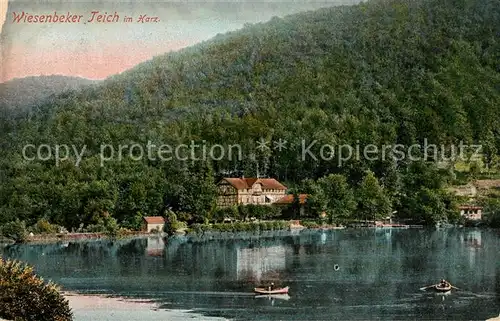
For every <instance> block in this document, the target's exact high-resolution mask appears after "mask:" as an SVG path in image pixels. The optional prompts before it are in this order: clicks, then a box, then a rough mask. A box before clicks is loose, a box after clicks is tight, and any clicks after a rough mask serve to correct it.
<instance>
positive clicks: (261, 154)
mask: <svg viewBox="0 0 500 321" xmlns="http://www.w3.org/2000/svg"><path fill="white" fill-rule="evenodd" d="M497 2H498V1H497V0H468V1H465V0H456V1H439V0H421V1H405V0H372V1H369V2H366V3H361V4H359V5H353V6H340V7H332V8H324V9H321V10H318V11H314V12H305V13H300V14H296V15H292V16H288V17H285V18H276V19H272V20H271V21H269V22H268V23H259V24H255V25H247V26H245V27H244V28H242V29H240V30H237V31H234V32H230V33H228V34H226V35H223V36H218V37H215V38H214V39H211V40H209V41H205V42H203V43H200V44H198V45H196V46H193V47H190V48H186V49H184V50H180V51H178V52H175V53H168V54H165V55H161V56H158V57H155V58H154V59H152V60H151V61H148V62H145V63H142V64H140V65H138V66H136V67H135V68H133V69H131V70H129V71H126V72H124V73H122V74H120V75H116V76H113V77H110V78H109V79H106V80H105V81H103V82H100V83H98V84H95V85H92V86H87V87H83V88H81V89H78V90H68V91H65V92H63V93H61V94H58V95H57V96H54V97H52V98H51V99H50V100H49V101H46V100H44V101H40V104H39V105H38V106H36V107H35V108H30V109H29V110H30V111H29V112H28V113H24V114H23V113H15V114H11V113H9V112H5V111H4V112H2V113H0V153H1V155H2V158H1V159H0V224H6V223H8V222H12V221H14V220H15V219H16V218H18V219H19V220H20V221H25V222H26V225H27V226H32V225H34V224H36V223H37V222H38V220H39V219H47V220H48V221H49V222H50V223H53V224H57V225H61V226H64V227H66V228H67V229H68V230H71V229H75V230H76V229H78V228H80V226H81V225H82V224H83V225H84V226H85V227H87V226H92V225H96V224H98V223H99V222H100V220H103V213H106V212H107V213H109V215H110V216H111V217H112V218H114V219H116V220H117V222H118V223H119V224H123V225H124V226H129V227H137V225H138V223H137V222H138V221H139V217H138V213H140V214H139V216H140V215H162V214H163V213H164V211H165V210H166V209H172V210H173V211H175V212H176V213H177V214H178V218H179V220H182V221H188V222H199V223H202V222H204V221H205V220H206V219H212V217H214V213H215V212H214V210H215V202H214V201H215V189H214V188H215V187H214V182H216V179H219V178H220V177H222V176H240V175H245V176H257V175H260V176H262V177H263V176H270V177H275V178H277V179H279V180H281V181H284V182H286V184H287V185H289V186H298V185H299V184H300V182H301V181H303V180H306V179H310V180H311V182H312V183H311V185H310V186H305V189H304V191H301V192H306V193H311V197H310V199H309V200H308V207H309V208H310V210H311V211H312V212H314V215H320V214H321V213H322V212H327V213H328V215H329V217H330V218H331V219H337V218H341V217H344V216H346V215H348V213H349V212H350V208H351V201H349V200H350V192H349V188H351V189H355V190H356V192H355V194H356V200H357V203H358V211H355V213H359V214H360V215H361V216H362V217H363V218H369V219H372V218H376V217H379V216H381V215H384V216H385V215H387V214H388V208H389V207H391V206H392V207H394V208H395V209H396V210H397V211H398V215H399V216H401V217H406V218H415V219H419V220H420V219H423V220H425V221H426V222H429V223H431V222H434V221H437V220H441V219H444V218H449V214H450V213H451V211H452V208H453V206H452V203H453V201H452V200H450V198H449V196H448V195H446V193H443V189H444V188H445V187H446V184H448V183H449V182H450V177H449V174H450V173H449V171H448V172H443V171H441V170H439V169H438V168H437V167H436V166H432V165H429V163H435V162H436V161H439V160H442V158H443V157H442V155H443V154H442V153H441V150H445V151H447V152H451V151H452V150H453V149H452V146H455V147H457V146H459V144H460V142H463V143H464V144H467V145H472V144H483V145H484V151H483V152H484V156H485V163H486V164H488V166H489V167H490V169H491V168H493V167H494V164H495V161H496V160H497V155H496V154H498V151H499V150H500V132H499V130H498V128H500V127H499V126H500V113H499V112H498V106H499V105H500V91H499V86H498V84H499V83H500V69H499V67H498V57H497V56H498V55H497V53H498V52H500V41H499V40H498V34H499V33H500V29H499V28H500V27H499V26H500V21H499V19H500V12H499V10H500V6H498V3H497ZM261 139H262V140H263V141H264V142H267V145H266V146H264V147H262V146H260V145H259V144H257V142H258V141H259V142H260V141H261ZM278 141H281V142H286V143H285V144H284V145H283V146H282V148H277V147H278V146H276V144H275V143H276V142H278ZM192 142H194V143H196V144H198V145H200V147H199V148H198V149H196V150H195V151H194V152H193V153H191V151H190V148H189V145H191V143H192ZM425 142H429V143H431V144H435V145H436V146H437V147H438V148H437V153H434V150H431V151H429V150H425V148H424V143H425ZM26 144H33V146H31V147H30V148H28V149H24V147H26V146H27V145H26ZM41 144H48V145H50V146H52V149H51V150H50V154H49V151H48V150H42V151H43V155H47V156H50V155H51V156H52V158H49V159H47V160H42V159H37V158H36V157H35V156H36V153H37V148H38V147H40V145H41ZM56 144H58V145H59V146H61V148H62V149H61V150H59V152H61V153H62V154H64V156H66V155H68V157H67V158H66V157H63V158H65V159H64V160H57V161H56V160H55V159H54V157H53V156H54V154H55V152H56V150H55V145H56ZM182 144H185V145H182ZM413 144H418V145H420V146H417V147H416V148H413V149H412V156H414V157H417V158H420V160H421V161H415V160H414V159H410V157H409V156H410V155H409V147H410V146H411V145H413ZM371 145H373V146H376V147H378V151H375V152H374V153H365V151H366V150H367V148H368V146H371ZM398 145H401V146H403V148H401V149H400V150H399V151H398V150H395V151H394V150H393V148H394V146H398ZM64 146H67V149H66V148H65V147H64ZM153 146H154V147H153ZM160 146H162V147H160ZM201 146H205V147H206V151H207V153H206V157H203V156H204V152H205V150H204V149H203V147H201ZM216 146H219V147H216ZM220 146H222V149H223V150H224V152H225V153H221V148H220ZM231 146H232V147H235V146H236V148H232V149H231V148H230V147H231ZM259 146H260V147H259ZM308 146H310V148H309V149H307V151H308V152H304V148H307V147H308ZM342 146H343V147H342ZM373 146H371V147H373ZM384 146H385V147H388V146H392V147H390V148H388V149H387V150H385V149H384V150H382V148H383V147H384ZM441 146H444V148H441ZM121 147H123V148H121ZM177 147H183V148H181V150H182V151H183V152H182V153H181V154H182V155H180V156H181V157H176V155H175V152H176V150H177ZM358 147H359V148H358ZM23 150H24V151H25V152H26V155H25V156H27V157H28V158H29V159H27V158H24V157H23V155H22V152H23ZM230 150H231V151H232V154H231V153H229V151H230ZM370 150H373V148H370ZM358 151H359V152H358ZM210 152H212V153H210ZM470 154H471V151H468V152H467V153H466V155H470ZM61 156H62V155H61ZM193 156H195V157H193ZM32 157H35V158H32ZM182 157H187V159H181V158H182ZM195 158H196V159H195ZM448 158H449V157H448ZM207 159H211V160H210V161H208V160H207ZM425 161H427V162H425ZM455 161H456V159H451V158H449V159H447V160H445V161H444V163H448V164H451V163H453V162H455ZM366 171H371V172H373V173H374V174H369V175H365V173H366ZM330 174H334V175H342V177H345V182H344V181H343V179H342V178H341V176H333V177H334V178H332V181H329V179H328V178H324V179H323V180H322V181H321V180H320V179H322V178H323V177H325V176H326V177H328V175H330ZM321 182H323V183H321ZM329 184H330V185H331V186H332V187H331V188H330V187H328V186H329ZM305 185H307V184H305ZM321 185H323V186H321ZM336 188H338V190H334V189H336ZM330 197H334V198H338V200H336V201H331V199H330ZM365 197H366V199H365ZM332 202H333V203H332ZM335 202H337V203H335ZM387 204H389V205H387ZM409 204H413V205H409ZM426 206H427V207H426ZM343 211H345V212H343ZM212 220H215V219H212ZM216 220H219V218H217V219H216Z"/></svg>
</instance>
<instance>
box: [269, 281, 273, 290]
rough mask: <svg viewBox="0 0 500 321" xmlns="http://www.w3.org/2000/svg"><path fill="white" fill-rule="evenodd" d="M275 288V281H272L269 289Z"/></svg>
mask: <svg viewBox="0 0 500 321" xmlns="http://www.w3.org/2000/svg"><path fill="white" fill-rule="evenodd" d="M272 290H274V282H271V285H270V286H269V291H272Z"/></svg>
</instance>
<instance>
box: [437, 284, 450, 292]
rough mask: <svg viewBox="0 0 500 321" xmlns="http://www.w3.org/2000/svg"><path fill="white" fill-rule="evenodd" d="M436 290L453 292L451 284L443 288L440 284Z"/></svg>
mask: <svg viewBox="0 0 500 321" xmlns="http://www.w3.org/2000/svg"><path fill="white" fill-rule="evenodd" d="M434 289H435V290H436V291H438V292H449V291H451V284H447V285H446V286H441V285H440V284H437V285H435V286H434Z"/></svg>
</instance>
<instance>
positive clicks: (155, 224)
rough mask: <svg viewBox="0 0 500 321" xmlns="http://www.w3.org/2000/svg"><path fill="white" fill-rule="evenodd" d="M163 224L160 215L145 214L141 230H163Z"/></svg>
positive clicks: (163, 221) (163, 219)
mask: <svg viewBox="0 0 500 321" xmlns="http://www.w3.org/2000/svg"><path fill="white" fill-rule="evenodd" d="M164 226H165V218H163V217H162V216H145V217H144V222H143V230H144V231H146V232H148V233H151V232H155V231H156V232H163V227H164Z"/></svg>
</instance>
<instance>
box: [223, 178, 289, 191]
mask: <svg viewBox="0 0 500 321" xmlns="http://www.w3.org/2000/svg"><path fill="white" fill-rule="evenodd" d="M222 180H223V181H226V182H228V183H229V184H231V185H232V186H233V187H234V188H236V189H237V190H241V189H247V188H251V187H252V186H253V185H254V184H255V183H260V184H262V189H279V190H286V189H287V188H286V186H284V185H283V184H281V183H280V182H278V181H277V180H275V179H274V178H235V177H226V178H223V179H222Z"/></svg>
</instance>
